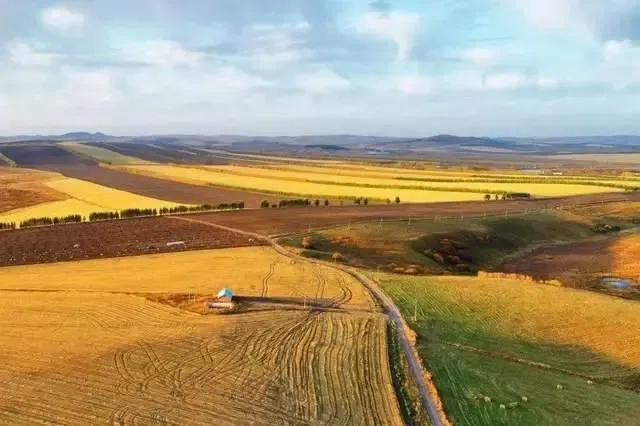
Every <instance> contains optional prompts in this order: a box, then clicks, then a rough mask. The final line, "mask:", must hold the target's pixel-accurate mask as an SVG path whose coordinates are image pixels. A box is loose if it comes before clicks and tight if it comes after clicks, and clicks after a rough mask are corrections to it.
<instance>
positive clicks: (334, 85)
mask: <svg viewBox="0 0 640 426" xmlns="http://www.w3.org/2000/svg"><path fill="white" fill-rule="evenodd" d="M296 83H297V84H296V86H297V87H298V88H300V89H302V90H304V91H307V92H309V93H312V94H314V95H327V94H331V93H334V92H341V91H345V90H348V89H349V88H350V87H351V81H349V80H348V79H346V78H345V77H342V76H341V75H339V74H337V73H335V72H334V71H331V70H323V71H318V72H314V73H311V74H306V75H303V76H300V77H298V78H297V79H296Z"/></svg>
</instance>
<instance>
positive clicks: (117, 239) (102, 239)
mask: <svg viewBox="0 0 640 426" xmlns="http://www.w3.org/2000/svg"><path fill="white" fill-rule="evenodd" d="M177 241H184V243H185V244H184V245H173V246H167V243H169V242H177ZM258 244H261V243H260V242H259V241H250V240H249V239H248V238H247V237H244V236H240V235H238V234H236V233H232V232H227V231H222V230H219V229H216V228H213V227H211V226H207V225H202V224H198V223H194V222H187V221H182V220H175V219H171V218H168V217H152V218H144V219H142V218H141V219H127V220H117V221H105V222H86V223H74V224H68V225H57V226H47V227H39V228H28V229H21V230H17V231H3V232H0V266H10V265H26V264H33V263H49V262H59V261H69V260H83V259H95V258H108V257H118V256H132V255H141V254H152V253H163V252H174V251H183V250H198V249H210V248H224V247H240V246H250V245H258Z"/></svg>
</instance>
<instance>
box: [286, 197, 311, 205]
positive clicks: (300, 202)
mask: <svg viewBox="0 0 640 426" xmlns="http://www.w3.org/2000/svg"><path fill="white" fill-rule="evenodd" d="M310 205H311V200H308V199H302V198H298V199H295V200H280V202H278V207H296V206H310Z"/></svg>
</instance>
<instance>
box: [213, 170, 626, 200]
mask: <svg viewBox="0 0 640 426" xmlns="http://www.w3.org/2000/svg"><path fill="white" fill-rule="evenodd" d="M205 169H206V170H211V171H215V172H222V173H230V174H236V175H238V176H246V177H259V178H270V179H277V180H285V181H296V182H313V183H326V184H342V185H351V186H353V185H361V186H362V187H380V188H383V189H386V188H390V189H393V188H398V189H422V190H435V188H437V189H438V190H440V188H441V189H442V190H446V189H455V190H459V191H463V192H464V191H465V190H468V191H469V192H488V193H504V192H529V193H531V194H533V195H534V196H541V197H545V196H563V195H579V194H593V193H599V192H606V191H612V190H613V191H617V190H618V191H619V190H623V189H612V188H608V187H602V186H597V185H593V186H590V185H582V184H565V183H551V182H550V183H534V182H531V183H528V182H523V183H503V182H499V181H498V182H484V181H480V182H473V181H469V182H467V181H466V180H464V181H457V182H451V181H446V182H433V181H420V180H409V179H392V178H380V177H360V176H347V175H340V174H330V170H328V169H324V172H322V173H315V174H314V173H306V172H301V171H294V170H281V169H270V168H259V167H246V166H207V167H205ZM600 182H601V183H604V184H611V182H608V181H600ZM356 188H357V187H356Z"/></svg>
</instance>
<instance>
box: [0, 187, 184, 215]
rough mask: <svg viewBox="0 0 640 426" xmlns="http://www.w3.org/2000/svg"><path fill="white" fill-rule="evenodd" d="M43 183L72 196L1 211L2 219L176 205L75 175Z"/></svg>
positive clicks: (88, 213)
mask: <svg viewBox="0 0 640 426" xmlns="http://www.w3.org/2000/svg"><path fill="white" fill-rule="evenodd" d="M43 184H44V185H46V186H48V187H49V188H51V189H53V190H56V191H58V192H61V193H63V194H67V195H68V196H69V197H70V198H69V199H67V200H63V201H53V202H49V203H42V204H38V205H36V206H32V207H25V208H22V209H17V210H12V211H9V212H6V213H3V214H0V222H16V223H19V222H21V221H24V220H26V219H31V218H36V217H62V216H67V215H72V214H79V215H81V216H85V217H86V216H89V215H90V214H91V213H94V212H104V211H119V210H124V209H128V208H141V209H145V208H148V209H159V208H161V207H173V206H176V205H177V204H176V203H174V202H171V201H164V200H158V199H155V198H149V197H144V196H142V195H137V194H132V193H130V192H126V191H120V190H118V189H113V188H109V187H106V186H102V185H98V184H95V183H92V182H87V181H83V180H79V179H73V178H59V179H52V180H48V181H45V182H43Z"/></svg>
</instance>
